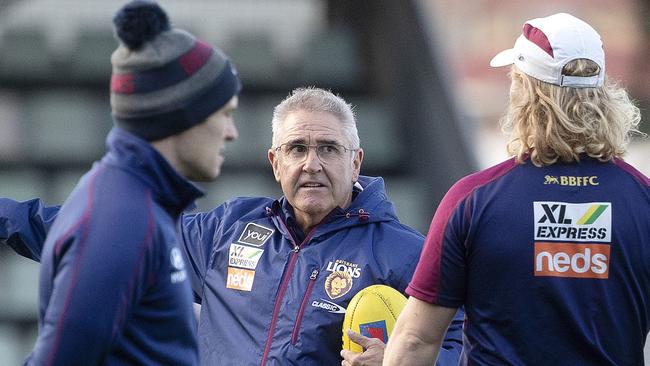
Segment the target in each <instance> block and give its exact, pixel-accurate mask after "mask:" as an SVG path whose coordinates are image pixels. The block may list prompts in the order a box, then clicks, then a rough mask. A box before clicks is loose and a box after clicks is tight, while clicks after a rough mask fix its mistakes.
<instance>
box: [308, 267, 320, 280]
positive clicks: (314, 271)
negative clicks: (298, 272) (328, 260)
mask: <svg viewBox="0 0 650 366" xmlns="http://www.w3.org/2000/svg"><path fill="white" fill-rule="evenodd" d="M316 277H318V269H315V270H313V271H311V276H309V279H310V280H312V281H313V280H315V279H316Z"/></svg>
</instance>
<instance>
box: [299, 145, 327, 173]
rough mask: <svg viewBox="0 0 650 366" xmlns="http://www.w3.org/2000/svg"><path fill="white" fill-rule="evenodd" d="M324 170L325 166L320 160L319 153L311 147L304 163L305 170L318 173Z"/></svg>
mask: <svg viewBox="0 0 650 366" xmlns="http://www.w3.org/2000/svg"><path fill="white" fill-rule="evenodd" d="M322 168H323V166H322V163H321V161H320V158H319V157H318V153H317V152H316V148H315V147H313V148H312V146H310V147H309V150H308V151H307V156H306V157H305V161H304V163H303V169H304V170H305V171H307V172H318V171H320V170H321V169H322Z"/></svg>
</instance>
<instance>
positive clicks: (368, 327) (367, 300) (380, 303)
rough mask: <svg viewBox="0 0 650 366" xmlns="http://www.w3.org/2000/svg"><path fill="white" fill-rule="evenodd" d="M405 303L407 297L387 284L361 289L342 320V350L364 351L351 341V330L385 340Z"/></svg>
mask: <svg viewBox="0 0 650 366" xmlns="http://www.w3.org/2000/svg"><path fill="white" fill-rule="evenodd" d="M404 305H406V297H405V296H404V295H402V294H401V293H400V292H399V291H397V290H395V289H394V288H392V287H389V286H386V285H372V286H368V287H366V288H364V289H363V290H361V291H359V292H358V293H357V294H356V295H354V297H353V298H352V300H351V301H350V304H349V305H348V308H347V310H346V311H345V317H344V319H343V349H346V350H351V351H354V352H363V349H362V348H361V346H359V345H358V344H356V343H354V342H351V341H350V338H349V337H348V335H347V334H346V331H347V330H348V329H352V330H353V331H355V332H357V333H360V334H361V335H363V336H366V337H370V338H378V339H380V340H381V341H383V342H384V343H386V342H388V337H389V336H390V334H391V333H392V331H393V327H394V326H395V321H396V320H397V317H398V316H399V314H400V312H401V311H402V309H403V308H404Z"/></svg>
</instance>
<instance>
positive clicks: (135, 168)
mask: <svg viewBox="0 0 650 366" xmlns="http://www.w3.org/2000/svg"><path fill="white" fill-rule="evenodd" d="M106 146H107V148H108V153H107V154H106V155H105V156H104V158H103V159H102V162H103V163H106V164H109V165H114V166H117V167H120V168H122V169H125V170H127V171H129V172H131V173H133V174H134V175H136V176H137V177H138V178H140V179H142V180H144V181H145V182H146V183H147V185H149V186H150V187H151V189H152V193H153V198H154V200H155V201H156V202H158V203H159V204H160V205H161V206H162V207H164V208H165V209H166V210H167V211H168V212H169V213H170V214H172V215H174V216H178V215H180V214H181V213H182V212H183V211H184V210H186V209H188V208H192V207H193V205H194V201H195V200H196V199H197V198H199V197H201V196H203V194H204V193H203V191H202V190H201V189H199V188H198V187H196V186H195V185H194V184H192V183H191V182H190V181H189V180H187V179H186V178H184V177H182V176H181V175H180V174H178V172H176V170H175V169H174V168H173V167H172V166H171V165H170V164H169V162H168V161H167V159H165V158H164V157H163V156H162V155H161V154H160V153H159V152H158V151H157V150H156V149H154V148H153V146H151V144H150V143H149V142H147V141H145V140H142V139H140V138H139V137H137V136H135V135H133V134H131V133H129V132H127V131H125V130H123V129H120V128H118V127H114V128H113V129H112V130H111V131H110V133H109V134H108V137H107V138H106Z"/></svg>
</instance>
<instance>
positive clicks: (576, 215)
mask: <svg viewBox="0 0 650 366" xmlns="http://www.w3.org/2000/svg"><path fill="white" fill-rule="evenodd" d="M533 209H534V215H535V240H543V241H547V240H558V241H565V240H570V241H598V242H610V241H611V231H612V230H611V227H612V209H611V203H609V202H592V203H564V202H533Z"/></svg>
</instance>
